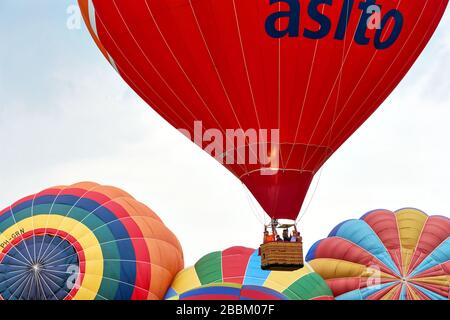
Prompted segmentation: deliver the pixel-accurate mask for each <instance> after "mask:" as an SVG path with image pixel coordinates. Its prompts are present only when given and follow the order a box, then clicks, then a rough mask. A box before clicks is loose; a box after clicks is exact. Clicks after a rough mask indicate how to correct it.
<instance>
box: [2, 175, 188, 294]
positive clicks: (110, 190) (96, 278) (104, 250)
mask: <svg viewBox="0 0 450 320" xmlns="http://www.w3.org/2000/svg"><path fill="white" fill-rule="evenodd" d="M182 268H183V255H182V250H181V246H180V244H179V242H178V240H177V238H176V237H175V236H174V235H173V234H172V232H171V231H169V230H168V229H167V228H166V227H165V225H164V224H163V223H162V221H161V220H160V219H159V217H158V216H157V215H156V214H155V213H154V212H152V211H151V210H150V209H149V208H148V207H146V206H145V205H143V204H142V203H140V202H138V201H136V200H135V199H134V198H133V197H131V196H130V195H129V194H128V193H126V192H125V191H122V190H120V189H117V188H114V187H107V186H101V185H98V184H95V183H90V182H85V183H79V184H75V185H72V186H63V187H54V188H50V189H47V190H44V191H42V192H40V193H37V194H35V195H32V196H29V197H26V198H24V199H22V200H19V201H17V202H16V203H14V204H13V205H11V206H10V207H8V208H6V209H5V210H3V211H0V299H11V300H56V299H59V300H61V299H81V300H91V299H107V300H109V299H121V300H128V299H161V298H162V297H163V296H164V293H165V292H166V290H167V288H168V287H169V285H170V283H171V281H172V280H173V277H174V276H175V275H176V274H177V272H178V271H180V270H181V269H182Z"/></svg>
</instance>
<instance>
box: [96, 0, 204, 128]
mask: <svg viewBox="0 0 450 320" xmlns="http://www.w3.org/2000/svg"><path fill="white" fill-rule="evenodd" d="M113 3H114V4H115V2H113ZM116 10H117V7H116ZM117 12H118V14H119V15H120V12H119V11H118V10H117ZM120 17H121V18H122V22H123V23H124V25H125V26H126V27H127V25H126V23H125V22H124V21H123V17H122V16H121V15H120ZM97 18H98V22H99V23H100V24H101V25H102V26H103V27H104V29H105V31H106V32H107V34H108V36H109V38H110V39H111V41H112V42H113V43H114V45H115V46H116V48H117V49H118V50H119V53H120V54H121V55H122V57H123V58H124V59H125V60H126V61H127V63H128V64H129V65H130V67H131V68H132V69H133V70H134V71H135V72H136V74H138V75H139V77H140V78H141V80H142V81H143V82H144V83H145V84H146V86H147V87H148V88H149V89H150V90H151V91H152V92H153V93H154V94H155V95H156V96H157V97H158V98H159V99H160V100H161V101H163V103H164V104H165V105H166V106H167V107H168V108H169V109H170V110H171V111H172V108H171V107H170V105H169V104H168V103H167V102H166V101H165V100H164V99H163V98H162V97H161V96H160V95H159V94H158V93H157V91H156V90H155V89H153V87H152V86H150V84H149V83H148V82H147V80H145V78H144V77H143V76H142V74H141V73H140V72H139V70H138V69H137V68H136V67H135V66H134V65H133V64H132V63H131V61H130V60H129V59H128V58H127V56H126V55H125V54H124V53H123V51H122V49H120V47H119V46H118V45H117V43H116V42H115V40H114V38H113V37H112V35H111V34H110V33H109V31H108V29H107V28H106V25H105V24H104V23H103V21H102V19H101V17H100V16H97ZM147 61H148V60H147ZM148 62H149V65H150V67H151V68H152V69H153V70H154V71H155V72H156V74H157V75H158V76H159V78H160V79H161V81H162V82H163V83H164V84H165V85H166V87H167V88H168V89H169V91H170V92H171V93H172V94H173V95H174V97H175V98H176V99H177V100H178V102H180V104H181V105H182V106H183V107H184V108H185V110H186V111H187V112H188V113H189V114H190V115H191V116H192V117H193V118H196V116H195V115H194V114H193V113H192V111H191V110H190V109H189V108H188V107H187V106H186V105H185V104H184V102H183V101H182V100H181V98H180V97H179V96H178V95H176V93H175V92H174V90H173V89H172V88H171V87H170V86H169V85H168V83H167V81H166V80H165V79H164V78H163V77H162V75H161V74H160V73H159V72H158V70H157V69H156V68H155V66H154V65H153V64H152V63H150V61H148ZM127 78H129V77H128V76H127ZM174 114H175V115H176V113H175V112H174ZM178 117H179V116H178ZM180 119H181V118H180ZM181 120H182V119H181ZM182 121H183V120H182Z"/></svg>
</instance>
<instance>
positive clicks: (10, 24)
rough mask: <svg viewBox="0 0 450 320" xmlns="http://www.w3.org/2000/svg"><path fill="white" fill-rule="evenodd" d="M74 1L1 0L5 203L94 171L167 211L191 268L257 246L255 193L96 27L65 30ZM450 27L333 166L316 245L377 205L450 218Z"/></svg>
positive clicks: (0, 176) (327, 171)
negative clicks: (158, 104) (105, 46)
mask: <svg viewBox="0 0 450 320" xmlns="http://www.w3.org/2000/svg"><path fill="white" fill-rule="evenodd" d="M73 3H75V1H74V0H41V1H39V5H37V4H34V1H31V0H1V2H0V39H1V42H0V150H1V157H0V207H1V208H3V207H6V206H8V205H9V204H10V203H12V202H14V201H15V200H18V199H19V198H22V197H23V196H26V195H29V194H32V193H35V192H38V191H40V190H42V189H45V188H47V187H50V186H52V185H61V184H72V183H75V182H79V181H83V180H90V181H96V182H99V183H102V184H110V185H114V186H117V187H121V188H123V189H124V190H126V191H128V192H129V193H131V194H132V195H134V196H135V197H136V198H137V199H138V200H140V201H142V202H144V203H146V204H147V205H148V206H149V207H151V208H152V209H153V210H154V211H155V212H157V213H158V214H159V215H160V217H161V218H162V219H163V220H164V221H165V223H166V224H167V225H168V226H169V228H170V229H171V230H172V231H173V232H174V233H175V234H176V235H177V236H178V238H179V239H180V242H181V244H182V246H183V249H184V253H185V258H186V264H187V265H190V264H192V263H194V262H195V261H196V260H198V259H199V258H200V257H201V256H202V255H204V254H206V253H208V252H211V251H215V250H222V249H225V248H227V247H230V246H233V245H244V246H250V247H256V246H257V245H258V244H259V241H260V240H261V239H260V238H261V231H262V226H261V224H260V222H259V221H258V219H257V218H256V216H258V217H261V212H260V211H259V210H256V209H254V208H253V207H252V206H251V205H250V203H249V199H250V198H249V195H248V192H247V191H246V190H245V189H244V187H243V186H242V184H241V183H240V182H239V181H238V180H237V179H236V178H234V176H233V175H232V174H231V173H229V172H228V171H227V170H226V169H224V168H222V167H221V166H220V165H219V164H218V163H216V162H215V161H214V160H213V159H211V158H209V156H208V155H207V154H205V153H204V152H202V151H201V150H200V149H198V148H197V147H196V146H194V145H193V144H191V143H189V142H188V141H187V140H186V139H185V138H184V137H182V136H181V134H179V133H178V132H177V131H176V130H175V129H173V128H172V127H170V126H169V125H168V124H167V123H165V122H164V121H163V120H161V118H159V116H158V115H157V114H156V113H155V112H153V111H152V110H151V109H150V108H148V107H147V106H146V104H145V103H144V102H143V101H142V100H141V99H140V98H139V97H138V96H137V95H136V94H135V93H134V92H133V91H132V90H131V89H129V88H128V87H127V85H126V84H125V83H124V82H123V80H122V79H121V78H120V77H119V76H118V75H117V74H116V73H115V71H114V70H113V69H112V68H111V67H110V66H109V64H108V63H107V62H106V61H105V59H104V58H103V56H102V55H101V54H100V53H99V51H98V49H97V48H96V47H95V45H94V43H93V41H91V39H90V36H89V35H88V33H87V31H86V29H85V28H84V26H83V28H82V29H81V30H69V29H68V28H67V27H66V20H67V17H68V16H67V14H66V9H67V7H68V6H69V5H70V4H73ZM449 30H450V12H447V14H446V15H445V17H444V19H443V21H442V23H441V25H440V27H439V29H438V30H437V32H436V34H435V36H434V37H433V39H432V41H431V43H430V45H429V46H428V47H427V49H426V51H425V52H424V54H423V55H422V56H421V57H420V59H419V60H418V61H417V63H416V65H415V66H414V67H413V69H412V70H411V72H410V73H409V74H408V76H407V77H406V78H405V80H404V81H403V82H402V83H401V85H400V86H399V87H398V88H397V90H396V91H395V92H394V93H393V94H392V96H391V97H390V98H389V99H388V100H387V101H386V102H385V103H384V104H383V106H382V107H381V108H380V109H379V110H378V111H377V112H376V113H375V115H374V116H373V117H372V118H371V119H370V120H369V121H368V122H367V123H366V124H365V125H364V126H363V127H362V128H361V129H360V130H358V131H357V133H356V134H355V135H354V136H353V137H352V138H351V139H350V140H349V141H348V142H347V143H346V144H345V145H344V146H343V147H342V148H341V149H340V150H339V151H338V152H337V153H336V154H335V155H334V156H333V157H332V158H331V159H330V160H329V161H328V163H327V164H326V165H325V167H324V169H323V172H322V175H321V178H320V182H319V184H318V187H317V191H316V193H315V194H314V197H313V199H312V202H311V205H310V206H309V210H308V211H307V212H306V214H305V216H304V218H303V219H302V222H301V224H300V228H301V231H302V234H303V237H304V240H305V250H307V249H308V248H309V247H310V246H311V245H312V243H314V242H315V241H316V240H319V239H321V238H323V237H325V236H326V235H327V234H328V233H329V231H331V229H332V228H333V227H334V226H335V225H336V224H338V223H339V222H341V221H343V220H345V219H350V218H359V217H360V216H361V215H363V214H364V213H365V212H367V211H369V210H371V209H376V208H386V209H390V210H396V209H399V208H402V207H406V206H412V207H417V208H420V209H422V210H424V211H426V212H427V213H428V214H440V215H446V216H449V215H450V214H449V213H450V171H449V169H448V167H449V163H450V103H449V98H450V31H449ZM253 201H254V200H253ZM253 203H254V202H253Z"/></svg>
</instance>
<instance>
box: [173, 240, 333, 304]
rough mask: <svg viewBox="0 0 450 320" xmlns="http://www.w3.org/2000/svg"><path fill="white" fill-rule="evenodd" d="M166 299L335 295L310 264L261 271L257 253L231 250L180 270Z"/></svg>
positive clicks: (205, 258)
mask: <svg viewBox="0 0 450 320" xmlns="http://www.w3.org/2000/svg"><path fill="white" fill-rule="evenodd" d="M166 299H181V300H195V299H200V300H222V299H224V300H228V299H230V300H237V299H240V300H244V299H254V300H328V299H332V292H331V291H330V289H329V288H328V286H327V285H326V283H325V282H324V280H323V279H322V278H321V277H320V276H319V275H318V274H317V273H315V272H314V271H313V270H312V268H311V267H310V266H309V265H306V266H305V267H304V268H303V269H300V270H296V271H292V272H287V271H266V270H261V257H260V256H259V254H258V250H256V251H255V250H254V249H249V248H244V247H232V248H229V249H227V250H224V251H217V252H212V253H210V254H208V255H206V256H204V257H203V258H201V259H200V260H199V261H198V262H197V263H196V264H195V265H194V266H193V267H190V268H187V269H185V270H183V271H181V272H180V273H179V274H178V275H177V276H176V278H175V280H174V281H173V283H172V286H171V288H170V289H169V291H168V292H167V294H166Z"/></svg>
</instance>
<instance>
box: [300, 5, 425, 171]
mask: <svg viewBox="0 0 450 320" xmlns="http://www.w3.org/2000/svg"><path fill="white" fill-rule="evenodd" d="M400 2H401V0H400ZM400 2H399V4H398V6H399V5H400ZM427 3H428V2H427ZM425 7H426V6H424V8H423V10H422V13H421V16H422V14H423V12H424V10H425ZM397 8H398V7H397ZM419 20H420V19H417V21H416V24H415V25H414V29H415V28H416V27H417V25H418V21H419ZM412 34H413V33H411V34H410V35H409V37H408V40H407V41H406V42H405V44H404V45H403V47H402V50H401V51H400V52H399V53H398V54H397V56H396V58H395V59H394V61H395V60H396V59H398V57H399V56H400V54H401V52H402V51H403V49H404V47H405V46H406V43H407V42H408V41H409V39H410V38H411V35H412ZM426 34H427V32H426V33H425V35H424V38H423V39H425V37H426ZM419 47H420V45H419V46H418V47H417V48H416V50H415V51H417V50H418V48H419ZM393 63H394V62H392V63H391V66H390V68H391V67H392V64H393ZM402 69H404V67H403V68H402ZM386 74H387V71H386V72H385V74H384V76H383V78H384V77H385V76H386ZM379 83H381V80H380V81H379V82H378V84H377V85H379ZM374 91H375V87H374V89H373V90H372V92H371V93H370V94H369V95H368V97H367V98H366V100H365V101H364V103H365V102H366V101H367V100H368V99H369V96H370V95H371V94H372V93H373V92H374ZM384 92H386V90H385V91H384ZM384 92H383V93H384ZM349 100H350V98H349V99H348V100H347V103H346V104H348V101H349ZM364 103H362V104H361V105H360V107H359V108H358V110H357V111H356V112H358V111H359V110H360V109H361V108H362V105H363V104H364ZM343 109H345V106H344V107H343V108H342V109H341V112H340V113H339V114H338V116H337V118H336V120H337V119H338V118H339V117H340V115H341V114H342V111H343ZM356 112H355V113H354V114H353V116H352V117H351V118H350V119H353V118H354V115H355V114H356ZM365 115H366V113H364V116H365ZM349 123H350V122H347V124H346V125H345V126H344V128H343V129H341V130H340V132H339V133H338V134H336V137H335V139H334V140H333V141H332V142H331V144H330V145H332V144H334V143H335V141H336V140H337V137H338V136H339V135H340V134H342V133H343V132H345V128H346V127H347V126H348V124H349ZM326 135H328V132H327V134H326ZM323 141H324V140H323ZM314 155H315V152H314V153H313V154H312V157H313V156H314ZM312 157H311V159H312ZM310 161H311V160H309V161H308V162H307V164H309V162H310Z"/></svg>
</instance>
